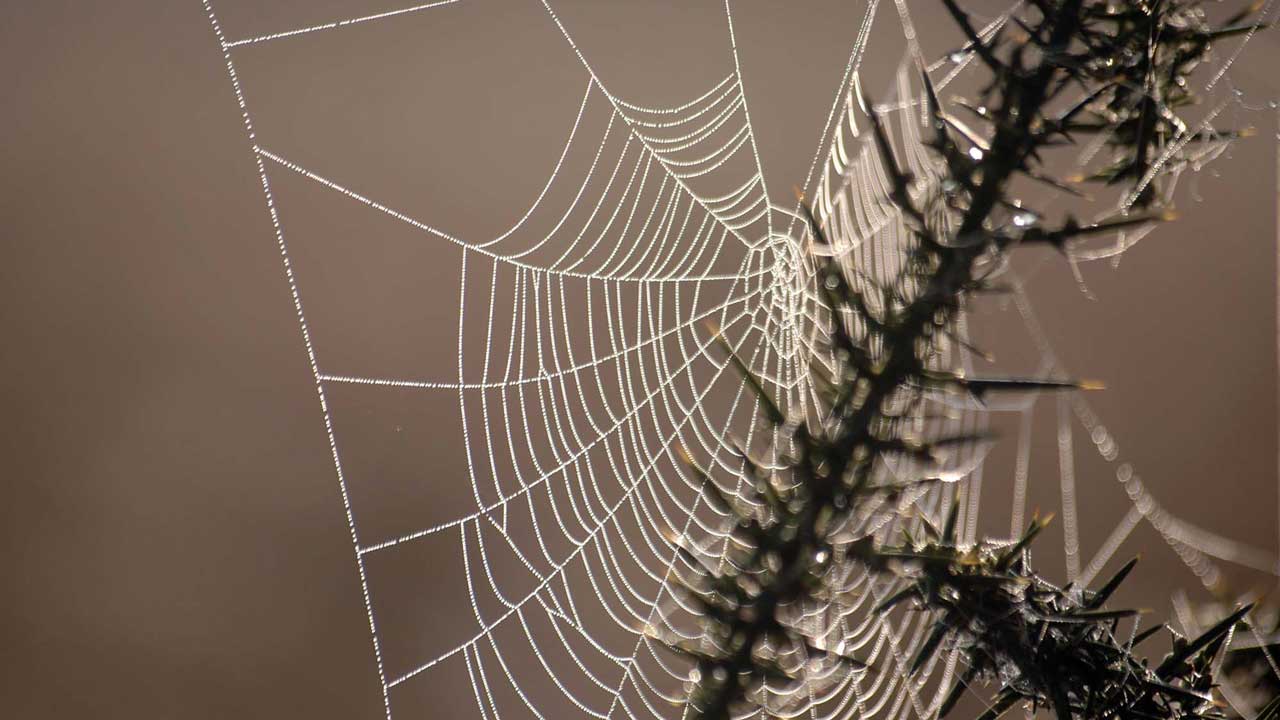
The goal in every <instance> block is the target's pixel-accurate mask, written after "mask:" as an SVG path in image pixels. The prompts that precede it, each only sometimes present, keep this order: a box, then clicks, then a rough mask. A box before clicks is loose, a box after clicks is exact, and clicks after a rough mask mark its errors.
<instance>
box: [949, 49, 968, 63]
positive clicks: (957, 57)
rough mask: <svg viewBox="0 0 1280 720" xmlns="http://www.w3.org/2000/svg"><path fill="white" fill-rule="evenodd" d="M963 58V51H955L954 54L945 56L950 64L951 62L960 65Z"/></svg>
mask: <svg viewBox="0 0 1280 720" xmlns="http://www.w3.org/2000/svg"><path fill="white" fill-rule="evenodd" d="M964 57H965V54H964V52H963V51H961V50H957V51H955V52H953V53H951V54H950V55H948V56H947V59H948V60H950V61H951V62H953V63H962V62H964Z"/></svg>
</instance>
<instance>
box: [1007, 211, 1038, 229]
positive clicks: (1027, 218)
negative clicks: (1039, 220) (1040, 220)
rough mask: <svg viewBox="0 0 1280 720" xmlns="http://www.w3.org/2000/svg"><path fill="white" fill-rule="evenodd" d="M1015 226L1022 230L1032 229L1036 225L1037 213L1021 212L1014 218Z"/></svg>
mask: <svg viewBox="0 0 1280 720" xmlns="http://www.w3.org/2000/svg"><path fill="white" fill-rule="evenodd" d="M1013 224H1014V225H1017V226H1018V227H1020V228H1025V227H1031V226H1032V225H1035V224H1036V216H1035V213H1030V212H1020V213H1018V214H1016V215H1014V216H1013Z"/></svg>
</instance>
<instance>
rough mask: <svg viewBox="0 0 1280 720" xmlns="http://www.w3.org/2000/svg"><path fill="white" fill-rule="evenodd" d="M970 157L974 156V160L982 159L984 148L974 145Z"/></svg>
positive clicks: (970, 149)
mask: <svg viewBox="0 0 1280 720" xmlns="http://www.w3.org/2000/svg"><path fill="white" fill-rule="evenodd" d="M969 157H971V158H973V159H974V160H981V159H982V148H980V147H977V146H974V147H971V148H969Z"/></svg>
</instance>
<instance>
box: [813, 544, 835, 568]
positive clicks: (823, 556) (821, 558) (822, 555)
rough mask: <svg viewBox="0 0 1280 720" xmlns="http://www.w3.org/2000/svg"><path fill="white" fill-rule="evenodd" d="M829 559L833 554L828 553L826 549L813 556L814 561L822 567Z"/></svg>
mask: <svg viewBox="0 0 1280 720" xmlns="http://www.w3.org/2000/svg"><path fill="white" fill-rule="evenodd" d="M829 557H831V554H830V553H828V552H827V549H826V548H823V549H821V550H819V551H818V552H816V553H814V554H813V561H814V562H816V563H818V564H819V565H821V564H823V563H825V562H826V561H827V558H829Z"/></svg>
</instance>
